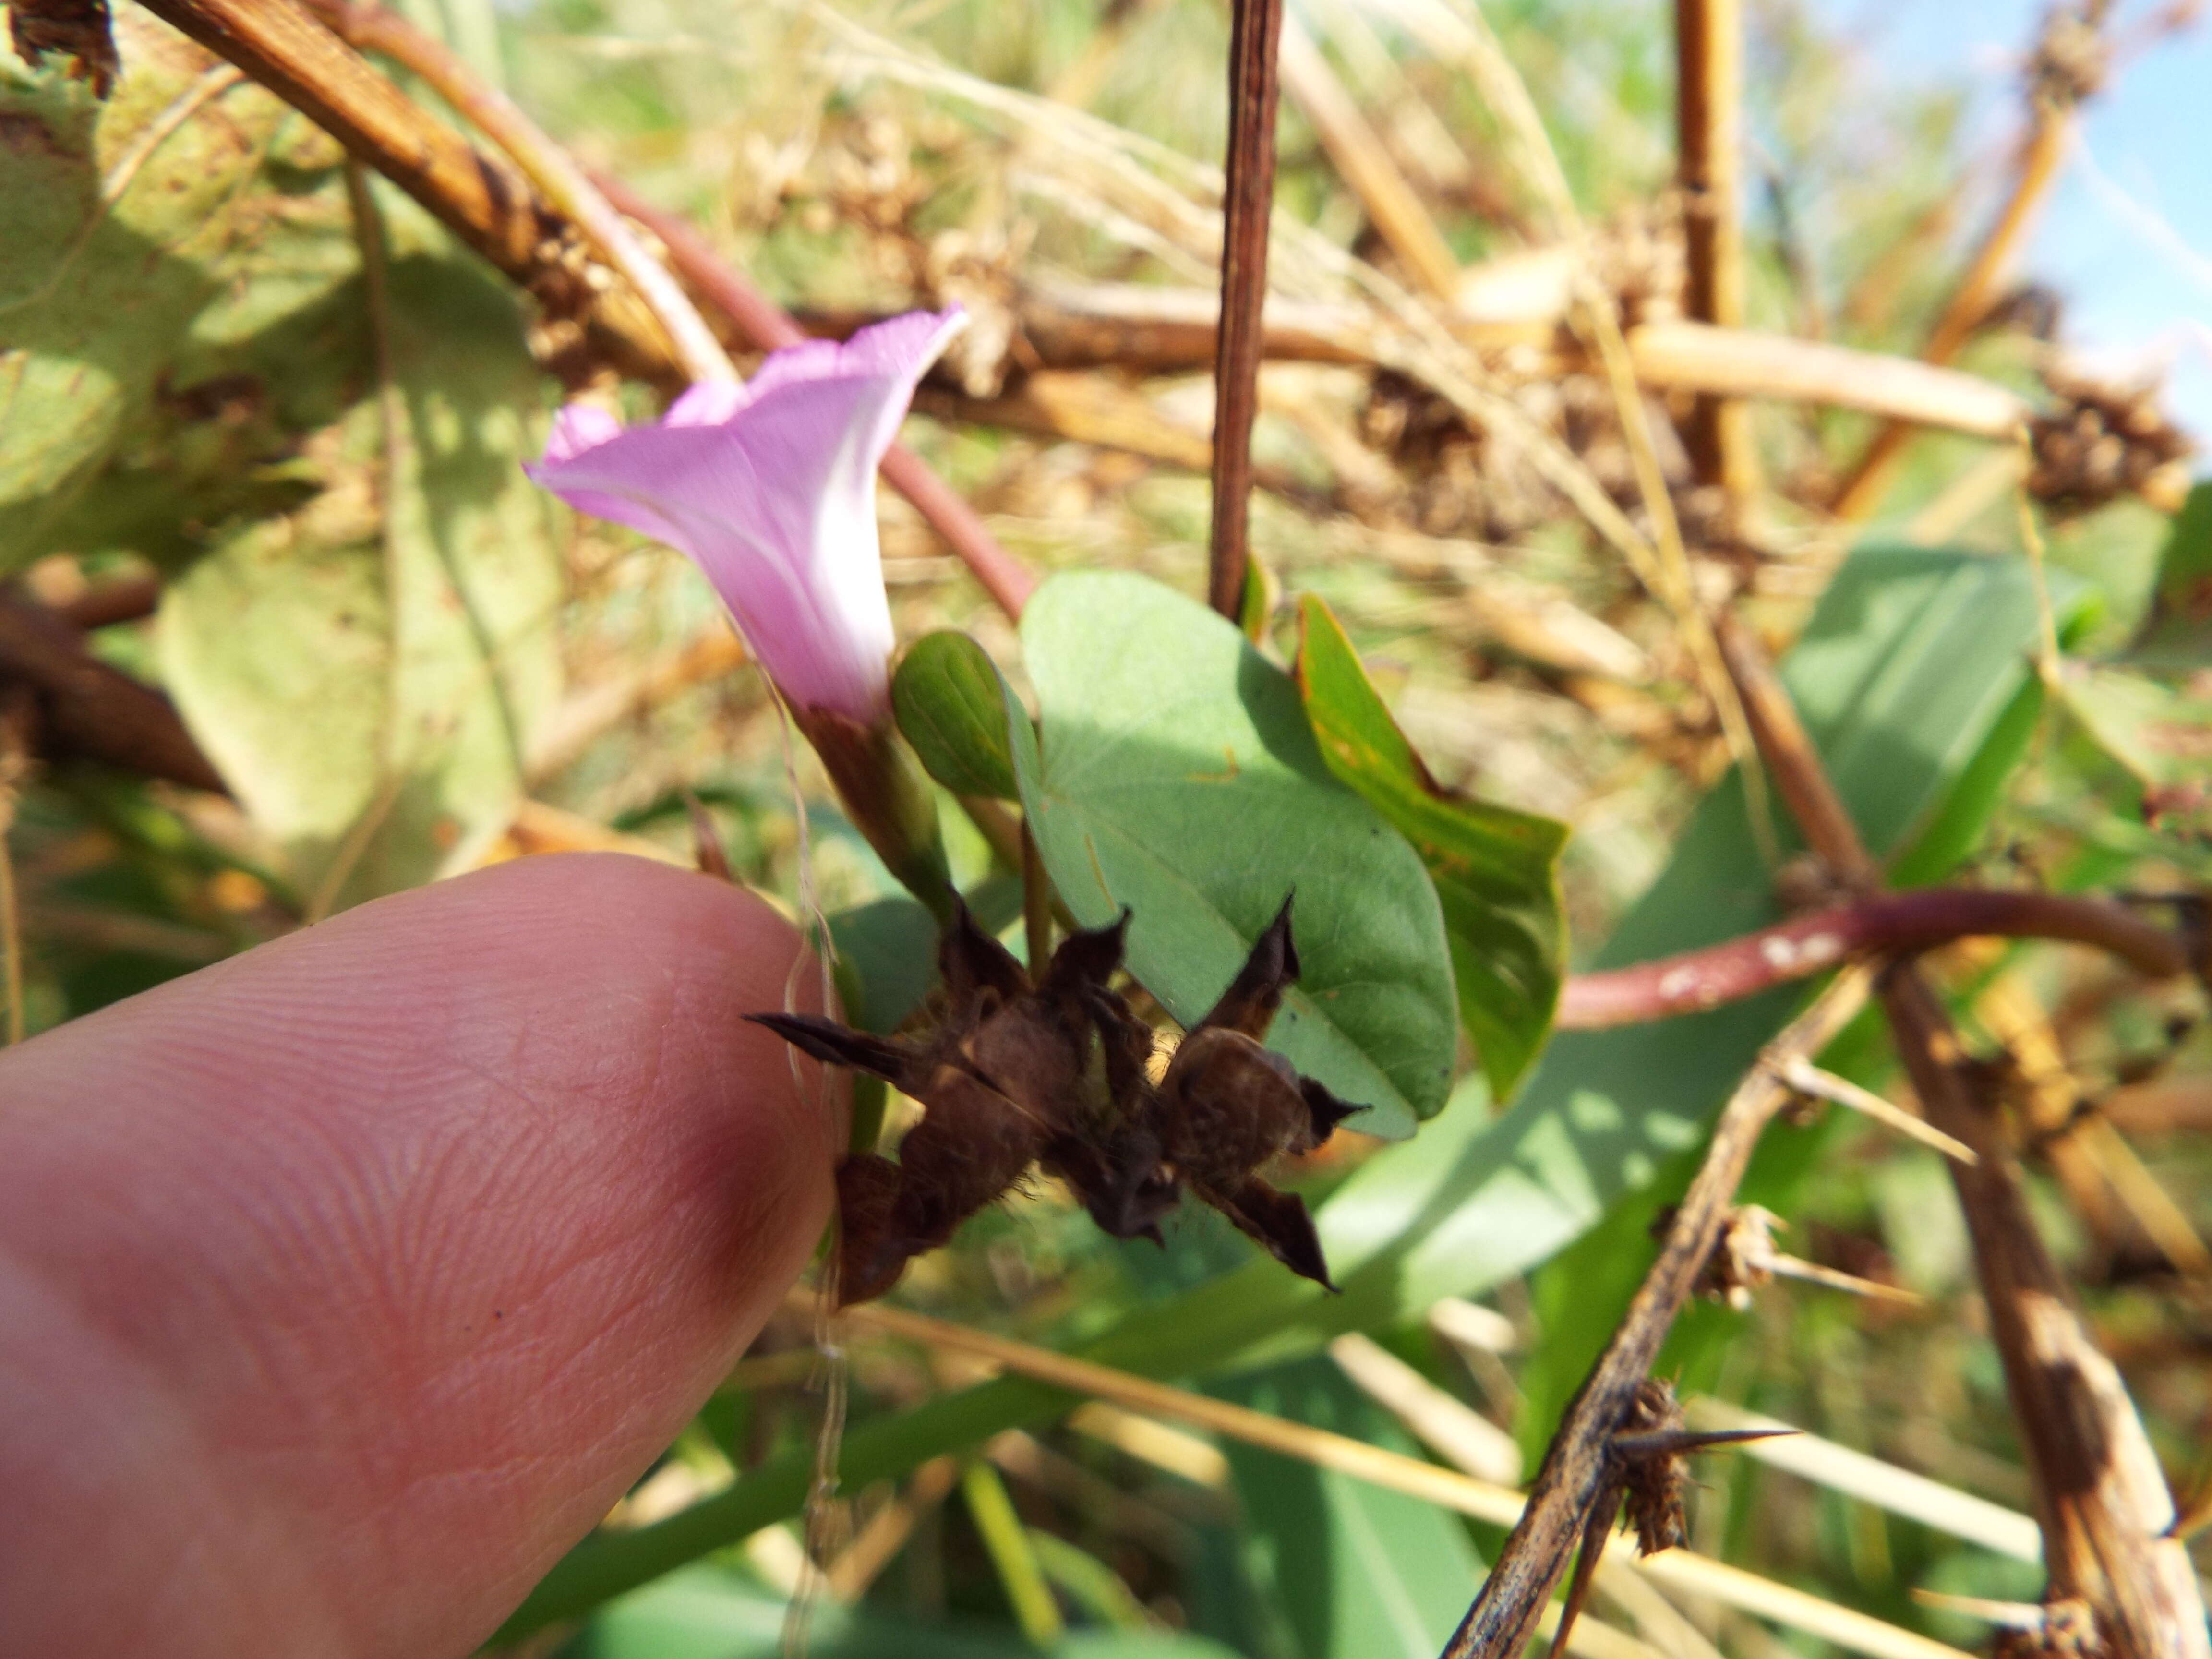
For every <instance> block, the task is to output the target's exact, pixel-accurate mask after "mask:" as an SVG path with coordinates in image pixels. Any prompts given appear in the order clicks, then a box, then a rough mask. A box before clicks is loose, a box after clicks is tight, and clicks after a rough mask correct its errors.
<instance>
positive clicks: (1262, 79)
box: [1206, 0, 1283, 622]
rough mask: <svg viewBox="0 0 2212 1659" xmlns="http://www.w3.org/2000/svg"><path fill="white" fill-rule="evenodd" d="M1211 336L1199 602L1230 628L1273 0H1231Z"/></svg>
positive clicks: (1266, 173)
mask: <svg viewBox="0 0 2212 1659" xmlns="http://www.w3.org/2000/svg"><path fill="white" fill-rule="evenodd" d="M1232 3H1233V14H1234V21H1233V23H1232V25H1231V29H1230V37H1229V165H1228V186H1227V189H1226V190H1225V192H1224V195H1223V198H1222V224H1221V331H1220V340H1219V344H1218V346H1217V347H1216V348H1215V356H1214V368H1213V537H1212V544H1211V545H1212V557H1211V559H1210V561H1209V563H1208V568H1207V574H1206V597H1207V599H1209V600H1210V601H1211V602H1212V605H1213V608H1214V609H1215V610H1216V611H1219V612H1220V613H1221V614H1222V615H1223V616H1225V617H1228V618H1229V619H1230V620H1231V622H1234V621H1236V620H1237V617H1238V616H1239V615H1241V614H1242V612H1243V605H1244V572H1245V570H1246V568H1247V567H1248V566H1249V563H1250V561H1251V546H1250V541H1249V532H1250V517H1251V495H1252V422H1253V417H1254V416H1256V415H1257V414H1258V413H1259V407H1260V353H1261V342H1262V338H1263V329H1262V325H1261V310H1262V308H1263V307H1265V305H1266V303H1267V222H1268V219H1269V217H1270V216H1272V215H1273V212H1274V207H1275V106H1276V93H1277V77H1276V58H1277V54H1278V52H1279V46H1280V41H1281V39H1282V32H1283V0H1232Z"/></svg>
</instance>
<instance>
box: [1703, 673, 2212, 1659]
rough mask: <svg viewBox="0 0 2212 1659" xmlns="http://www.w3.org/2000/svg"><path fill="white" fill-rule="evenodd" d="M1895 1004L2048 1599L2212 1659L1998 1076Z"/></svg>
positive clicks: (1791, 734)
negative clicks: (1962, 1237) (1978, 1306)
mask: <svg viewBox="0 0 2212 1659" xmlns="http://www.w3.org/2000/svg"><path fill="white" fill-rule="evenodd" d="M1723 649H1724V650H1725V651H1726V653H1727V655H1728V659H1729V671H1730V672H1731V673H1732V674H1733V675H1734V676H1735V680H1736V684H1737V685H1738V687H1739V689H1740V690H1741V692H1742V695H1743V699H1744V706H1745V708H1746V710H1747V712H1748V713H1749V714H1750V715H1751V717H1752V722H1753V731H1754V732H1755V733H1756V734H1757V736H1758V738H1759V749H1760V751H1761V753H1763V754H1764V755H1765V757H1766V760H1767V765H1768V767H1769V769H1771V774H1772V775H1773V777H1774V780H1775V782H1776V784H1777V785H1778V787H1779V789H1780V792H1781V793H1782V796H1783V799H1784V800H1785V801H1787V802H1788V803H1789V805H1790V811H1791V812H1792V814H1793V815H1794V816H1795V817H1796V820H1797V824H1798V828H1799V829H1801V830H1802V832H1803V834H1804V836H1805V839H1806V840H1807V842H1809V843H1810V844H1811V846H1812V848H1813V849H1814V852H1815V853H1816V854H1818V855H1819V856H1820V858H1821V859H1822V860H1825V861H1826V863H1827V865H1828V866H1830V868H1831V869H1832V871H1834V872H1836V873H1837V874H1838V876H1839V877H1841V878H1843V879H1844V880H1846V881H1848V882H1850V883H1851V884H1854V885H1855V886H1857V887H1858V888H1859V889H1860V890H1869V889H1871V888H1872V886H1873V885H1874V884H1875V880H1876V879H1877V878H1876V872H1875V865H1874V861H1873V860H1872V859H1871V858H1870V857H1869V855H1868V853H1867V850H1866V848H1865V845H1864V843H1863V842H1861V841H1860V839H1859V835H1858V829H1857V825H1856V824H1854V823H1852V821H1851V818H1850V814H1849V813H1848V812H1847V811H1845V810H1844V805H1843V803H1842V800H1841V799H1840V798H1839V797H1838V795H1837V793H1836V792H1835V788H1834V786H1833V785H1832V783H1831V782H1830V781H1829V779H1828V776H1827V774H1826V769H1824V768H1823V767H1822V766H1821V764H1820V756H1819V754H1818V751H1816V750H1814V747H1813V745H1812V741H1811V739H1810V738H1808V736H1807V735H1806V732H1805V731H1804V728H1803V726H1802V724H1801V723H1800V722H1799V720H1798V719H1797V713H1796V707H1795V705H1794V704H1793V703H1792V702H1790V694H1789V692H1788V691H1787V690H1785V689H1784V687H1783V685H1782V683H1781V681H1780V679H1779V678H1778V677H1777V676H1776V675H1775V673H1774V672H1773V671H1772V669H1771V666H1770V665H1768V664H1767V663H1766V661H1765V659H1764V657H1763V656H1762V655H1761V654H1760V653H1759V649H1758V647H1757V646H1756V645H1755V644H1754V643H1753V641H1751V639H1750V638H1749V636H1748V635H1746V634H1744V633H1742V632H1741V630H1728V631H1726V632H1724V634H1723ZM1881 1002H1882V1006H1883V1010H1884V1012H1886V1013H1887V1016H1888V1018H1889V1024H1890V1029H1891V1031H1892V1033H1893V1036H1894V1037H1895V1039H1896V1042H1897V1047H1898V1051H1899V1054H1900V1055H1901V1057H1902V1058H1903V1060H1904V1061H1905V1071H1906V1073H1907V1074H1908V1075H1909V1076H1910V1077H1911V1079H1912V1085H1913V1090H1914V1092H1915V1093H1916V1094H1917V1095H1918V1096H1919V1098H1920V1103H1921V1109H1922V1110H1923V1112H1924V1113H1925V1114H1926V1115H1927V1118H1928V1121H1929V1122H1930V1123H1931V1124H1933V1125H1934V1126H1935V1127H1936V1128H1938V1129H1940V1130H1942V1132H1943V1133H1946V1134H1948V1135H1951V1136H1953V1137H1954V1138H1955V1139H1958V1140H1960V1141H1962V1142H1964V1143H1965V1144H1966V1146H1969V1147H1971V1148H1972V1150H1973V1152H1974V1154H1975V1158H1974V1161H1973V1162H1972V1163H1971V1164H1966V1163H1960V1162H1953V1163H1952V1164H1949V1166H1948V1167H1949V1169H1950V1172H1951V1180H1952V1183H1953V1185H1954V1188H1956V1190H1957V1192H1958V1194H1959V1202H1960V1208H1961V1210H1963V1211H1964V1212H1965V1214H1966V1228H1967V1232H1968V1235H1969V1237H1971V1238H1972V1242H1973V1246H1974V1267H1975V1272H1976V1274H1977V1276H1978V1279H1979V1280H1980V1284H1981V1289H1982V1299H1983V1302H1984V1305H1985V1306H1986V1307H1987V1308H1988V1310H1989V1315H1990V1335H1991V1337H1992V1338H1993V1339H1994V1340H1995V1341H1996V1347H1997V1352H1998V1356H1999V1358H2000V1359H2001V1360H2002V1362H2003V1365H2004V1372H2005V1384H2006V1389H2007V1392H2008V1395H2009V1396H2010V1398H2011V1401H2012V1407H2013V1414H2014V1417H2015V1419H2016V1420H2017V1421H2018V1423H2019V1425H2020V1432H2021V1440H2022V1442H2023V1443H2025V1445H2026V1446H2027V1453H2028V1470H2029V1475H2030V1478H2031V1480H2032V1481H2033V1490H2034V1494H2035V1510H2036V1519H2037V1521H2038V1522H2039V1524H2040V1525H2041V1527H2042V1528H2043V1539H2044V1560H2045V1564H2046V1565H2047V1567H2048V1570H2049V1580H2048V1583H2047V1587H2046V1594H2045V1601H2047V1602H2049V1603H2051V1604H2053V1605H2057V1604H2064V1603H2077V1602H2078V1603H2080V1604H2081V1605H2083V1606H2084V1607H2087V1610H2088V1614H2089V1616H2090V1618H2091V1620H2092V1622H2093V1630H2094V1635H2095V1640H2096V1642H2097V1644H2098V1645H2099V1646H2100V1648H2101V1649H2102V1650H2104V1651H2106V1653H2108V1654H2110V1655H2111V1656H2112V1659H2208V1656H2212V1635H2208V1632H2207V1630H2206V1627H2205V1620H2204V1604H2203V1599H2202V1597H2201V1596H2200V1595H2199V1593H2198V1590H2197V1578H2196V1573H2195V1570H2194V1569H2193V1568H2192V1567H2191V1565H2190V1560H2189V1556H2188V1553H2187V1552H2186V1551H2185V1549H2184V1548H2183V1547H2182V1546H2181V1545H2180V1543H2179V1541H2176V1540H2174V1539H2172V1537H2170V1536H2168V1535H2167V1529H2168V1528H2170V1527H2171V1525H2172V1520H2173V1516H2174V1506H2173V1499H2172V1494H2171V1493H2170V1492H2167V1490H2166V1482H2165V1479H2164V1477H2163V1475H2162V1474H2160V1470H2159V1465H2158V1459H2157V1456H2156V1455H2155V1454H2154V1451H2153V1450H2152V1449H2151V1446H2150V1443H2149V1441H2148V1438H2147V1437H2145V1435H2144V1433H2143V1428H2142V1420H2141V1419H2139V1418H2138V1417H2137V1416H2136V1411H2135V1407H2134V1403H2133V1402H2132V1401H2130V1399H2129V1398H2128V1394H2127V1389H2126V1388H2125V1386H2124V1384H2123V1383H2121V1381H2120V1377H2119V1373H2118V1371H2117V1370H2114V1369H2113V1367H2112V1362H2111V1361H2110V1360H2108V1359H2106V1358H2105V1356H2104V1355H2103V1354H2102V1353H2100V1352H2098V1349H2097V1346H2096V1344H2095V1342H2094V1341H2093V1340H2092V1338H2091V1337H2090V1335H2089V1332H2088V1329H2087V1326H2086V1325H2085V1324H2084V1323H2083V1322H2082V1320H2081V1316H2080V1315H2079V1314H2078V1313H2077V1312H2076V1311H2075V1309H2074V1307H2073V1305H2072V1302H2071V1299H2070V1297H2069V1296H2068V1294H2067V1290H2066V1285H2065V1280H2064V1277H2063V1274H2062V1273H2060V1272H2059V1269H2058V1266H2057V1262H2055V1261H2053V1260H2052V1259H2051V1254H2050V1251H2049V1250H2048V1249H2047V1248H2046V1247H2045V1244H2044V1243H2043V1238H2042V1235H2041V1234H2040V1233H2039V1231H2037V1229H2036V1226H2035V1223H2034V1219H2033V1217H2032V1215H2031V1214H2030V1213H2029V1211H2028V1206H2027V1189H2026V1186H2025V1183H2024V1182H2023V1181H2022V1179H2021V1171H2020V1166H2019V1164H2018V1162H2017V1160H2016V1159H2015V1157H2014V1155H2013V1152H2012V1149H2011V1148H2010V1147H2009V1146H2008V1145H2007V1144H2006V1143H2005V1139H2004V1136H2003V1133H2002V1121H2001V1119H2000V1118H1999V1116H1998V1115H1997V1113H1996V1109H1995V1102H1994V1101H1992V1100H1990V1098H1988V1097H1987V1090H1988V1085H1989V1074H1988V1073H1987V1072H1986V1070H1985V1069H1983V1068H1977V1067H1974V1066H1970V1065H1968V1064H1967V1063H1966V1048H1965V1045H1964V1044H1963V1043H1962V1042H1961V1041H1960V1037H1959V1034H1958V1031H1957V1030H1956V1029H1955V1028H1954V1026H1953V1024H1952V1023H1951V1019H1950V1016H1949V1015H1948V1012H1946V1011H1945V1010H1944V1007H1943V1005H1942V1001H1941V1000H1939V999H1938V998H1937V997H1936V994H1935V992H1934V991H1933V990H1932V989H1931V988H1930V987H1929V985H1928V982H1927V981H1926V980H1925V979H1924V978H1923V977H1922V975H1920V973H1919V972H1918V970H1917V969H1916V968H1915V967H1914V966H1913V965H1912V964H1911V963H1899V964H1897V965H1895V966H1893V967H1892V968H1891V969H1888V970H1887V972H1886V973H1885V974H1884V975H1883V976H1882V981H1881Z"/></svg>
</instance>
